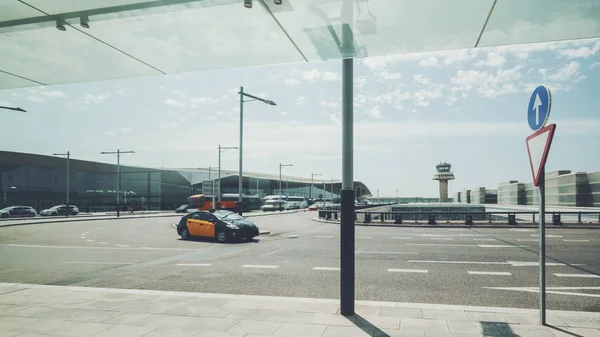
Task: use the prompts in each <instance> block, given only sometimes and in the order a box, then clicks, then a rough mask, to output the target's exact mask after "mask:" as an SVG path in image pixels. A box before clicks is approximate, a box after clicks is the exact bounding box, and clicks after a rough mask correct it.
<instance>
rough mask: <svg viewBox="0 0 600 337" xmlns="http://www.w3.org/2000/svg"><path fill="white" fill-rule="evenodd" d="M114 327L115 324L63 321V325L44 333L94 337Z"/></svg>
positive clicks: (73, 336)
mask: <svg viewBox="0 0 600 337" xmlns="http://www.w3.org/2000/svg"><path fill="white" fill-rule="evenodd" d="M113 326H114V324H105V323H93V322H73V321H62V324H61V325H58V326H57V327H54V328H52V329H46V330H45V331H43V332H44V333H47V334H51V335H60V336H72V337H84V336H94V335H96V334H97V333H99V332H102V331H105V330H107V329H110V328H112V327H113ZM40 332H42V331H40Z"/></svg>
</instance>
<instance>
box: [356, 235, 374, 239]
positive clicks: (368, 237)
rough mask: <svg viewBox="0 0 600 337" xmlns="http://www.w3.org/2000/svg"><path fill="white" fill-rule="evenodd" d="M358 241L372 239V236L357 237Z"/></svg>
mask: <svg viewBox="0 0 600 337" xmlns="http://www.w3.org/2000/svg"><path fill="white" fill-rule="evenodd" d="M356 238H357V239H372V238H373V237H372V236H357V237H356Z"/></svg>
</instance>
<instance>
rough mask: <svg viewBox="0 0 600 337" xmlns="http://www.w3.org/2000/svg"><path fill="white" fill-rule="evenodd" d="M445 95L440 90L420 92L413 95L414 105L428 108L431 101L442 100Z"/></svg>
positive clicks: (433, 89)
mask: <svg viewBox="0 0 600 337" xmlns="http://www.w3.org/2000/svg"><path fill="white" fill-rule="evenodd" d="M442 97H443V94H442V91H441V90H440V89H439V88H432V89H429V90H419V91H416V92H414V93H413V94H412V99H413V104H414V105H418V106H428V105H429V104H431V100H434V99H439V98H442Z"/></svg>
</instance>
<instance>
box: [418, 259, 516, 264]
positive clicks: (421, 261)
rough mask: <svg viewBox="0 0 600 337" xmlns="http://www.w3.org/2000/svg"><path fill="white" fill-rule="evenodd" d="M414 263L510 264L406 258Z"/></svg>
mask: <svg viewBox="0 0 600 337" xmlns="http://www.w3.org/2000/svg"><path fill="white" fill-rule="evenodd" d="M408 262H414V263H447V264H510V263H508V262H489V261H487V262H486V261H428V260H408Z"/></svg>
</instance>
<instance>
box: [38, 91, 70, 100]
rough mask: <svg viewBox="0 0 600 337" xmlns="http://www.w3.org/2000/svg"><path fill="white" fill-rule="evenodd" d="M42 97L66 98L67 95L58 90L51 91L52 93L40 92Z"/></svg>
mask: <svg viewBox="0 0 600 337" xmlns="http://www.w3.org/2000/svg"><path fill="white" fill-rule="evenodd" d="M41 94H42V95H44V96H46V97H50V98H64V97H67V95H66V94H65V93H64V92H62V91H60V90H53V91H42V92H41Z"/></svg>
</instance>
